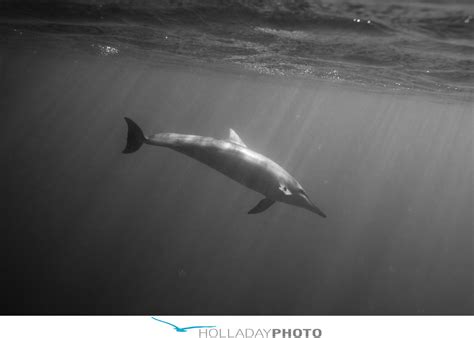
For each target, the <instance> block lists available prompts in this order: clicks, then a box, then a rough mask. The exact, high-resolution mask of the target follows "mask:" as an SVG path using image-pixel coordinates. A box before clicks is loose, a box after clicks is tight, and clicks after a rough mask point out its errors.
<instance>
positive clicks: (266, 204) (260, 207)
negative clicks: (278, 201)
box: [248, 198, 275, 214]
mask: <svg viewBox="0 0 474 338" xmlns="http://www.w3.org/2000/svg"><path fill="white" fill-rule="evenodd" d="M273 203H275V201H274V200H271V199H269V198H264V199H263V200H261V201H260V202H258V204H257V205H256V206H255V207H254V208H253V209H252V210H250V211H249V212H248V213H249V214H258V213H259V212H262V211H265V210H267V209H268V208H270V207H271V206H272V204H273Z"/></svg>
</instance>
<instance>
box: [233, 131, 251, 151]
mask: <svg viewBox="0 0 474 338" xmlns="http://www.w3.org/2000/svg"><path fill="white" fill-rule="evenodd" d="M229 141H230V142H232V143H235V144H238V145H239V146H242V147H246V148H247V146H246V145H245V143H244V141H242V140H241V139H240V137H239V135H237V133H236V132H235V131H234V129H229Z"/></svg>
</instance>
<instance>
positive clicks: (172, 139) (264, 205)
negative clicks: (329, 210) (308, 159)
mask: <svg viewBox="0 0 474 338" xmlns="http://www.w3.org/2000/svg"><path fill="white" fill-rule="evenodd" d="M125 121H126V122H127V126H128V135H127V145H126V147H125V149H124V150H123V153H125V154H128V153H133V152H135V151H137V150H138V149H140V147H141V146H142V145H143V144H144V143H145V144H149V145H154V146H160V147H166V148H170V149H173V150H175V151H178V152H180V153H182V154H185V155H187V156H189V157H192V158H194V159H195V160H198V161H199V162H201V163H204V164H206V165H208V166H209V167H211V168H213V169H215V170H217V171H219V172H221V173H222V174H224V175H226V176H227V177H229V178H231V179H233V180H234V181H237V182H238V183H240V184H242V185H244V186H245V187H247V188H249V189H252V190H254V191H256V192H259V193H261V194H262V195H264V196H265V197H264V198H263V199H262V200H261V201H260V202H259V203H258V204H257V205H256V206H255V207H254V208H252V209H251V210H250V211H249V212H248V213H249V214H257V213H260V212H262V211H265V210H267V209H268V208H269V207H271V206H272V205H273V204H274V203H275V202H282V203H286V204H291V205H295V206H297V207H301V208H304V209H307V210H309V211H312V212H314V213H316V214H318V215H319V216H321V217H326V215H325V214H324V212H322V211H321V210H320V209H319V208H318V207H317V206H315V205H314V203H313V202H311V200H310V198H309V196H308V195H307V194H306V192H305V191H304V189H303V187H302V186H301V184H300V183H299V182H298V181H297V180H296V179H295V178H294V177H293V176H291V175H290V174H289V173H288V172H287V171H286V170H285V169H283V168H282V167H281V166H280V165H278V164H277V163H275V162H274V161H272V160H270V159H269V158H267V157H265V156H263V155H262V154H259V153H257V152H255V151H253V150H250V149H249V148H248V147H247V146H246V145H245V143H244V142H243V141H242V140H241V139H240V137H239V136H238V135H237V133H236V132H235V131H234V130H232V129H230V133H229V138H228V139H227V140H218V139H215V138H212V137H205V136H197V135H184V134H175V133H159V134H154V135H150V136H145V135H144V134H143V131H142V130H141V128H140V127H139V126H138V125H137V124H136V123H135V122H133V121H132V120H131V119H129V118H127V117H125Z"/></svg>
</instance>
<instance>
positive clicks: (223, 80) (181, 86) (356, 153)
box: [0, 1, 474, 314]
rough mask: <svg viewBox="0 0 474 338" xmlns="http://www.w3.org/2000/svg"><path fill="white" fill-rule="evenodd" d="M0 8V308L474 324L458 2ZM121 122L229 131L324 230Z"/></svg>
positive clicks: (464, 36) (466, 52)
mask: <svg viewBox="0 0 474 338" xmlns="http://www.w3.org/2000/svg"><path fill="white" fill-rule="evenodd" d="M0 9H1V10H0V43H1V48H0V92H1V93H2V94H1V96H0V97H1V99H0V111H1V112H2V117H3V119H2V123H1V127H0V149H1V154H2V157H3V160H2V166H1V169H0V174H1V177H2V189H1V192H2V195H3V196H2V201H3V208H2V210H3V212H2V216H1V224H2V229H3V230H4V233H3V235H2V239H3V240H2V248H1V249H0V253H1V254H2V257H3V259H2V291H1V295H2V299H4V300H5V301H2V307H1V312H2V313H36V314H95V313H102V314H152V313H153V314H473V313H474V294H473V288H472V285H473V273H472V271H473V255H472V248H473V232H472V228H473V211H472V210H473V196H472V195H473V185H472V182H473V164H474V158H473V123H474V121H473V105H474V91H473V89H474V77H473V74H474V73H473V69H474V67H473V64H474V61H473V57H472V55H473V50H474V44H473V41H474V40H473V37H474V36H473V35H474V32H473V24H474V22H473V21H472V16H473V6H472V5H471V4H470V2H468V1H459V2H454V3H448V2H442V1H436V2H433V1H431V2H418V3H412V2H404V1H398V2H397V3H387V2H383V3H382V2H371V1H364V2H359V3H356V2H342V1H341V2H340V1H336V2H327V1H282V2H270V1H268V2H267V1H261V2H258V4H257V5H255V4H253V2H252V3H251V2H245V1H240V2H231V1H226V2H219V1H215V2H212V1H209V2H204V4H203V2H196V1H176V2H174V1H169V2H154V1H135V2H130V1H97V2H96V1H74V2H72V1H55V2H51V1H38V2H27V1H13V2H12V1H1V2H0ZM358 20H359V21H358ZM369 21H370V22H369ZM124 116H128V117H131V118H133V119H134V120H135V121H136V122H137V123H138V124H140V125H141V126H142V127H143V129H144V131H145V133H156V132H159V131H169V132H180V133H189V134H198V135H206V136H213V137H216V138H226V137H227V136H228V132H229V128H233V129H234V130H236V131H237V133H238V134H239V135H240V137H241V138H242V139H243V141H244V142H245V143H246V144H247V145H248V146H249V147H250V148H252V149H254V150H256V151H258V152H260V153H262V154H265V155H266V156H268V157H270V158H271V159H273V160H275V161H276V162H278V163H280V164H281V165H282V166H283V167H284V168H286V169H287V170H288V171H289V172H290V173H292V174H293V175H294V176H295V177H296V178H297V179H298V180H299V181H300V182H301V183H302V185H303V186H304V187H305V189H306V191H307V192H308V194H309V195H310V196H311V198H312V200H313V201H314V202H315V204H316V205H318V207H320V208H321V209H322V210H323V211H324V212H325V213H326V214H327V215H328V218H327V219H322V218H319V217H318V216H316V215H314V214H312V213H310V212H308V211H306V210H303V209H299V208H295V207H291V206H289V205H284V204H280V203H277V204H275V205H274V206H272V207H271V208H270V209H268V210H267V211H265V212H264V213H261V214H258V215H248V214H247V211H248V210H250V209H251V208H252V207H254V206H255V205H256V204H257V203H258V201H259V200H260V199H261V196H259V195H258V194H257V193H255V192H253V191H250V190H248V189H246V188H244V187H242V186H240V185H239V184H237V183H235V182H233V181H231V180H229V179H228V178H226V177H225V176H223V175H221V174H219V173H217V172H215V171H213V170H212V169H210V168H208V167H206V166H204V165H202V164H200V163H198V162H195V161H194V160H192V159H190V158H187V157H185V156H183V155H181V154H179V153H175V152H173V151H171V150H168V149H164V148H158V147H151V146H144V147H142V148H141V149H140V150H139V151H138V152H136V153H133V154H128V155H124V154H122V153H121V151H122V149H123V148H124V146H125V138H126V125H125V122H124V120H123V117H124Z"/></svg>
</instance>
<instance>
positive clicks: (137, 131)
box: [122, 117, 146, 154]
mask: <svg viewBox="0 0 474 338" xmlns="http://www.w3.org/2000/svg"><path fill="white" fill-rule="evenodd" d="M125 122H127V126H128V135H127V146H126V147H125V149H124V150H123V151H122V153H124V154H129V153H133V152H135V151H137V150H138V149H140V147H141V146H142V144H143V142H145V140H146V139H145V135H143V132H142V130H141V128H140V127H139V126H138V125H137V124H136V123H135V122H133V121H132V120H131V119H129V118H128V117H125Z"/></svg>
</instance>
